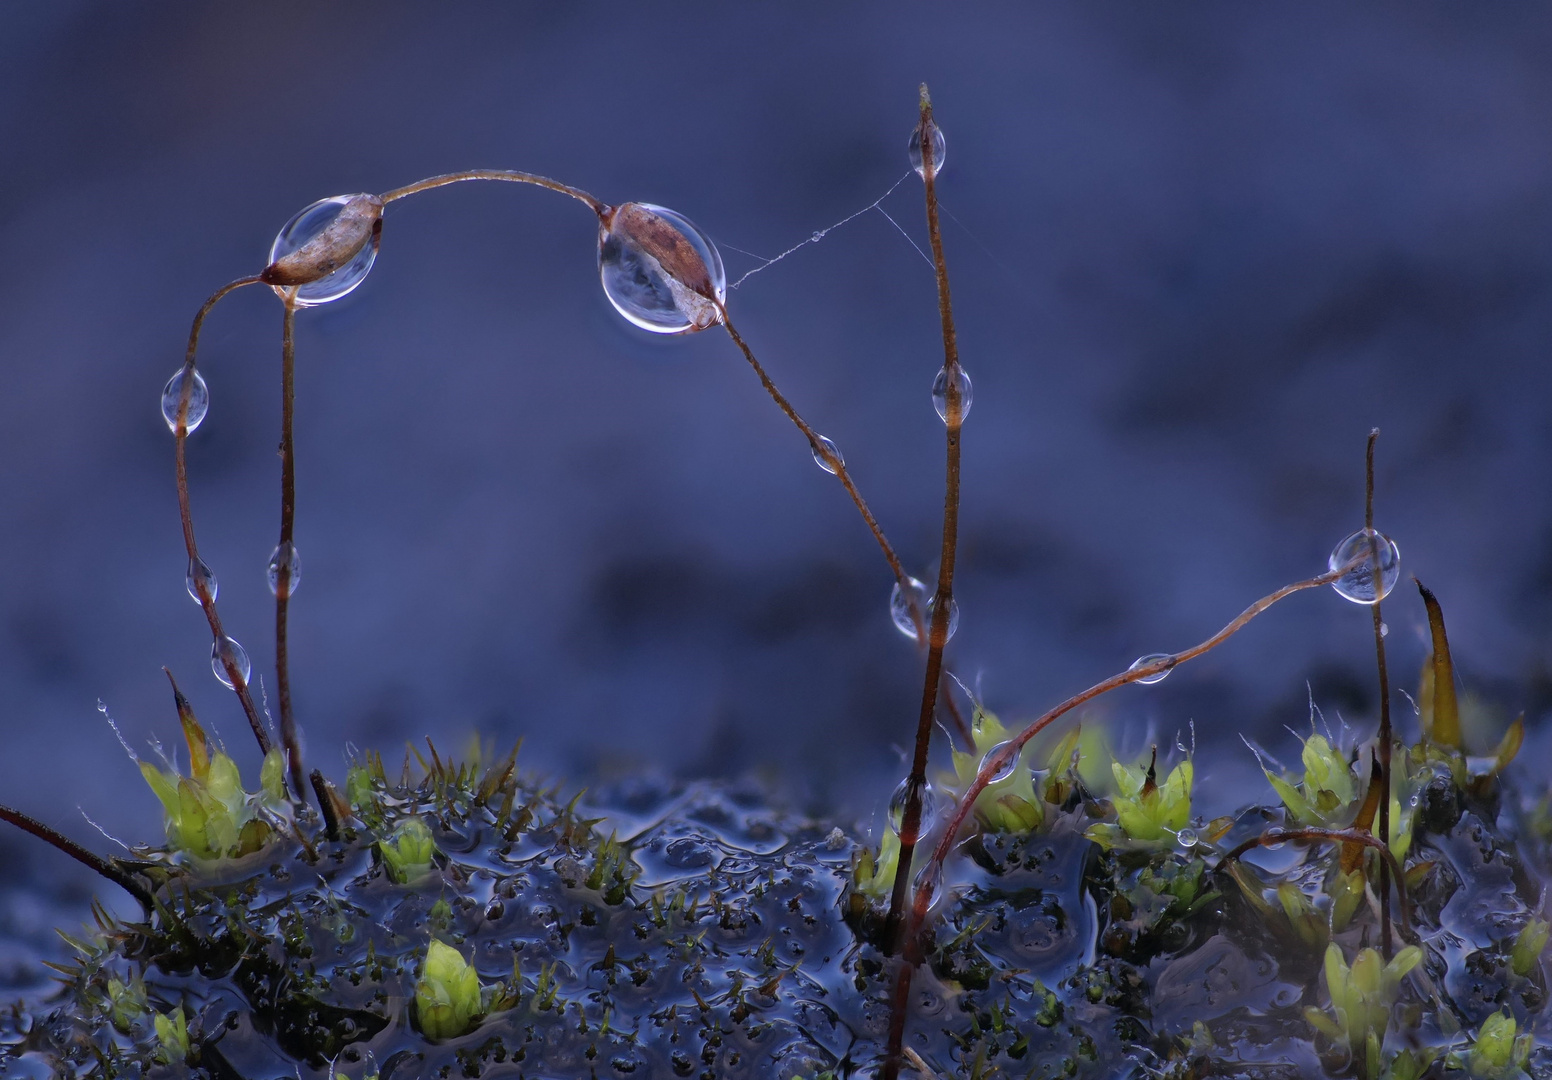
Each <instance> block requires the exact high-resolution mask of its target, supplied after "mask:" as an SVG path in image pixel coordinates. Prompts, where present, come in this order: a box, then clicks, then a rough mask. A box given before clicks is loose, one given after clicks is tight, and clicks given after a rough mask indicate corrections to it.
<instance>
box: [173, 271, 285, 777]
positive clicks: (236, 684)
mask: <svg viewBox="0 0 1552 1080" xmlns="http://www.w3.org/2000/svg"><path fill="white" fill-rule="evenodd" d="M258 281H259V278H258V277H257V276H254V277H245V278H238V279H237V280H236V281H234V282H232V283H231V284H229V285H224V286H222V287H221V288H220V289H218V290H217V291H216V292H215V293H214V294H212V295H211V297H210V299H209V300H206V301H205V303H204V305H203V306H202V307H200V309H199V312H198V313H197V314H196V315H195V316H194V325H193V327H192V328H191V329H190V330H189V348H188V353H187V354H186V355H185V357H184V361H183V394H182V396H181V397H180V398H179V401H178V415H177V428H176V430H175V431H174V432H173V454H174V457H175V459H176V463H177V471H178V514H179V516H180V518H181V519H182V522H183V546H184V548H185V549H186V550H187V552H188V556H189V567H190V569H191V570H192V569H193V568H194V567H195V566H197V565H200V558H199V545H198V544H196V543H195V542H194V515H193V514H192V513H191V512H190V510H189V470H188V455H187V443H188V438H189V431H188V415H189V399H190V397H191V395H192V394H193V392H194V373H195V362H194V358H195V355H196V354H197V352H198V350H199V333H200V330H201V328H202V327H203V326H204V323H205V316H206V315H208V314H210V310H211V308H213V307H215V306H216V304H217V303H219V302H220V300H221V299H222V297H224V296H226V295H227V294H228V293H230V292H233V291H235V290H237V289H240V288H242V287H243V286H244V285H253V284H256V283H257V282H258ZM190 580H192V581H193V582H194V588H195V592H197V593H198V594H199V595H198V600H199V606H200V608H201V609H202V610H203V611H204V612H205V620H206V621H207V622H208V623H209V624H210V633H211V634H212V635H213V636H214V639H215V642H216V644H217V645H218V646H219V644H220V643H221V642H222V641H223V640H225V638H226V631H225V630H223V629H222V628H221V616H220V615H219V614H218V613H217V611H216V598H215V596H214V595H213V594H212V593H211V591H210V588H209V586H208V583H207V582H206V580H205V577H204V575H202V574H195V575H191V577H190ZM220 655H223V656H225V660H224V664H223V666H224V667H225V668H226V675H227V678H228V679H229V680H231V684H232V690H233V691H234V692H235V693H236V694H237V700H238V701H239V702H241V703H242V708H243V713H244V714H246V715H247V717H248V726H249V727H250V728H252V729H253V737H254V738H255V739H257V740H258V743H259V750H260V752H261V753H265V754H267V753H269V735H268V734H267V733H266V732H265V730H264V724H263V722H262V721H261V720H260V719H259V710H258V709H257V708H255V707H254V704H253V695H252V694H250V693H249V692H248V681H247V679H246V678H244V677H243V673H242V672H241V671H240V670H239V669H238V667H237V665H236V663H235V662H233V661H232V660H231V659H230V656H229V655H227V654H225V653H224V652H223V653H222V654H220Z"/></svg>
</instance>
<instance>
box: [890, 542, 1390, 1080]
mask: <svg viewBox="0 0 1552 1080" xmlns="http://www.w3.org/2000/svg"><path fill="white" fill-rule="evenodd" d="M1365 557H1366V556H1364V555H1361V554H1360V555H1358V556H1357V557H1355V558H1354V560H1353V561H1352V562H1350V563H1348V564H1346V565H1344V566H1339V567H1337V568H1336V569H1334V570H1329V571H1327V572H1326V573H1324V574H1321V575H1320V576H1319V577H1313V578H1310V579H1308V580H1306V581H1298V582H1295V583H1294V584H1292V585H1284V586H1283V587H1282V588H1280V589H1278V590H1277V591H1276V592H1274V593H1269V594H1268V595H1266V596H1263V597H1262V598H1261V599H1259V600H1257V601H1256V602H1255V603H1254V604H1251V605H1250V606H1249V607H1248V608H1246V609H1245V610H1244V611H1242V612H1240V613H1239V615H1237V616H1236V617H1235V618H1234V620H1233V621H1232V622H1230V623H1229V624H1228V625H1227V626H1225V627H1224V628H1223V629H1222V630H1219V631H1218V632H1217V633H1216V634H1214V635H1213V636H1212V637H1210V638H1208V639H1206V640H1205V641H1202V642H1200V643H1198V644H1196V645H1193V646H1192V647H1191V648H1189V649H1186V650H1184V651H1183V652H1178V653H1170V654H1167V655H1160V656H1159V657H1158V658H1157V659H1156V660H1154V661H1153V662H1152V663H1150V664H1143V665H1141V666H1135V667H1128V668H1127V669H1126V670H1125V671H1121V672H1118V673H1116V674H1115V675H1112V676H1110V678H1108V679H1105V680H1103V681H1101V682H1097V683H1095V684H1094V685H1093V686H1091V687H1089V688H1088V689H1087V690H1084V691H1083V692H1082V693H1079V694H1074V695H1073V696H1072V697H1070V698H1068V699H1067V700H1066V701H1064V702H1062V703H1061V704H1060V705H1058V706H1056V707H1055V708H1054V709H1052V710H1050V711H1049V712H1047V713H1045V714H1043V715H1041V716H1039V717H1037V718H1036V719H1034V720H1032V721H1031V722H1030V723H1029V724H1028V725H1026V726H1025V728H1024V729H1023V730H1022V731H1020V732H1019V733H1018V734H1017V735H1015V736H1013V737H1012V738H1011V739H1009V740H1008V741H1007V742H1005V743H1003V745H1002V749H1001V750H1000V751H998V752H997V753H995V754H988V755H987V757H986V760H985V761H983V762H981V767H980V769H979V770H977V772H976V776H975V779H974V780H972V781H971V782H970V786H969V787H967V788H966V789H965V790H964V792H963V793H962V794H961V795H960V796H959V798H958V800H957V801H956V802H955V804H954V810H953V813H952V814H951V815H950V816H949V819H948V824H947V826H946V827H945V828H944V830H943V832H942V834H941V835H940V836H939V837H938V843H937V846H936V847H935V848H934V849H933V852H932V856H931V858H930V859H929V860H928V862H927V864H926V865H925V866H924V867H923V868H922V872H921V877H922V880H923V881H924V882H932V881H935V880H939V879H940V877H941V875H942V872H943V864H944V862H945V861H947V859H948V856H949V853H950V852H951V851H952V850H953V846H954V841H955V839H956V838H957V837H958V835H959V830H960V829H961V828H963V827H964V824H965V819H966V818H968V817H969V815H970V811H971V809H972V808H973V807H974V806H975V801H976V799H978V798H979V797H980V795H981V792H983V791H985V790H986V788H987V785H989V784H990V783H991V782H992V779H993V778H994V777H995V776H997V775H998V774H999V773H1000V772H1001V771H1002V770H1004V769H1006V768H1007V766H1008V762H1009V761H1010V760H1013V759H1015V758H1017V757H1018V755H1019V754H1021V753H1022V752H1023V750H1024V746H1025V744H1027V743H1028V742H1029V740H1030V739H1033V738H1034V737H1035V736H1036V735H1038V734H1040V732H1042V731H1044V730H1045V729H1046V728H1047V727H1049V726H1050V725H1051V724H1052V723H1054V722H1055V721H1056V720H1058V719H1060V718H1061V717H1062V716H1065V715H1066V714H1067V713H1069V712H1071V711H1072V710H1073V709H1076V708H1077V707H1078V706H1080V705H1083V704H1086V703H1087V702H1089V701H1092V700H1093V699H1095V698H1097V697H1099V696H1100V695H1102V694H1107V693H1109V692H1110V691H1112V690H1115V689H1117V688H1119V687H1122V686H1125V685H1127V684H1128V683H1134V682H1143V681H1144V680H1146V679H1148V678H1151V677H1152V676H1155V675H1157V674H1159V673H1160V672H1161V671H1172V670H1174V669H1175V668H1176V667H1178V666H1179V665H1181V664H1184V663H1186V662H1188V661H1191V660H1194V659H1196V658H1197V657H1198V656H1201V655H1202V654H1204V653H1207V652H1211V651H1212V650H1213V649H1216V648H1217V647H1218V646H1219V645H1222V644H1223V643H1224V642H1225V641H1227V640H1229V638H1231V637H1233V636H1234V635H1235V634H1237V633H1239V632H1240V631H1241V630H1243V629H1244V628H1245V626H1246V625H1248V624H1249V623H1250V621H1251V620H1252V619H1254V618H1255V617H1256V616H1257V615H1260V614H1261V613H1262V612H1263V611H1265V610H1266V609H1267V608H1269V607H1271V606H1272V605H1273V604H1275V603H1277V602H1278V601H1279V600H1282V599H1284V598H1285V597H1288V596H1292V595H1293V594H1294V593H1296V592H1302V591H1303V590H1305V589H1314V588H1318V587H1319V586H1321V585H1329V584H1331V582H1333V581H1336V580H1337V579H1338V578H1340V577H1341V576H1342V575H1343V574H1346V573H1348V572H1349V571H1350V570H1352V569H1353V567H1354V566H1356V565H1360V564H1361V562H1362V560H1363V559H1364V558H1365ZM902 857H903V853H902ZM933 899H934V897H933V895H932V893H931V890H930V886H919V887H918V888H917V889H916V891H915V895H914V897H913V899H912V903H911V907H910V908H909V909H908V910H907V911H906V912H905V913H904V915H903V916H902V918H903V925H902V929H901V934H900V940H901V950H900V964H899V968H898V969H897V971H896V974H895V993H894V997H893V999H892V1002H891V1007H890V1009H891V1011H890V1020H889V1043H888V1049H887V1051H886V1055H885V1059H884V1072H883V1078H884V1080H896V1078H897V1077H898V1076H899V1071H900V1047H901V1046H902V1045H903V1039H904V1038H905V1018H906V1014H907V1013H908V1012H909V1011H910V992H911V978H912V974H913V972H914V971H915V969H916V966H917V965H918V964H920V962H921V944H920V938H921V927H922V924H923V922H924V921H925V919H926V917H927V911H928V909H929V908H930V907H931V906H932V901H933Z"/></svg>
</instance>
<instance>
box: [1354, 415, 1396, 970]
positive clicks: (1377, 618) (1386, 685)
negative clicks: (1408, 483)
mask: <svg viewBox="0 0 1552 1080" xmlns="http://www.w3.org/2000/svg"><path fill="white" fill-rule="evenodd" d="M1379 437H1380V429H1379V428H1375V429H1374V430H1373V431H1370V432H1369V444H1368V449H1367V452H1366V453H1365V455H1364V494H1363V527H1364V528H1365V529H1366V530H1367V534H1366V535H1367V536H1368V538H1369V573H1370V575H1371V576H1372V580H1373V581H1374V603H1373V604H1372V605H1371V606H1372V608H1373V613H1374V656H1375V660H1376V662H1377V664H1378V666H1379V675H1380V736H1379V738H1380V772H1381V774H1383V780H1382V781H1381V783H1380V790H1381V791H1382V792H1383V794H1382V795H1381V796H1380V822H1379V824H1380V839H1381V840H1382V841H1384V843H1385V844H1386V848H1385V850H1386V851H1387V852H1388V851H1389V850H1390V848H1389V844H1390V744H1391V733H1390V674H1389V672H1388V671H1387V670H1386V668H1385V621H1384V618H1383V617H1382V616H1381V614H1380V594H1381V592H1382V591H1383V589H1384V574H1383V573H1382V572H1381V569H1380V548H1379V540H1378V538H1377V537H1376V536H1375V533H1374V443H1375V440H1376V439H1378V438H1379ZM1390 873H1391V868H1390V863H1389V862H1386V861H1384V860H1381V862H1380V939H1381V941H1380V943H1381V946H1382V947H1383V949H1384V955H1385V959H1386V960H1389V959H1390V953H1391V941H1390ZM1401 886H1402V882H1401V879H1400V877H1399V876H1398V877H1397V879H1396V887H1397V888H1401Z"/></svg>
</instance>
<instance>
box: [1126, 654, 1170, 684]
mask: <svg viewBox="0 0 1552 1080" xmlns="http://www.w3.org/2000/svg"><path fill="white" fill-rule="evenodd" d="M1161 660H1168V661H1169V663H1168V664H1166V665H1165V666H1164V668H1163V669H1162V670H1160V671H1158V672H1156V673H1154V674H1152V675H1148V676H1145V677H1144V678H1141V679H1138V680H1136V681H1137V682H1140V683H1142V684H1143V685H1144V686H1152V685H1153V684H1154V683H1161V682H1163V681H1164V680H1165V679H1166V678H1168V677H1169V673H1170V672H1171V671H1174V670H1175V658H1174V657H1172V656H1170V655H1169V653H1157V652H1154V653H1149V654H1148V655H1147V656H1139V657H1138V658H1137V659H1136V660H1133V661H1132V666H1131V667H1129V668H1127V669H1126V670H1127V671H1136V670H1137V669H1138V668H1145V667H1150V666H1151V665H1153V664H1157V663H1158V662H1159V661H1161Z"/></svg>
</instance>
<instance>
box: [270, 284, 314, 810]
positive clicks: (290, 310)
mask: <svg viewBox="0 0 1552 1080" xmlns="http://www.w3.org/2000/svg"><path fill="white" fill-rule="evenodd" d="M296 294H297V290H296V289H288V290H286V294H285V306H286V312H285V318H284V322H283V323H282V330H281V337H280V342H281V344H280V397H281V407H280V545H279V547H278V548H276V551H277V553H278V554H279V556H280V572H279V575H278V577H277V579H276V581H275V689H276V694H277V696H278V697H279V698H280V743H281V745H282V746H283V747H285V752H286V763H287V765H288V767H289V770H290V773H291V791H292V792H293V793H294V794H295V796H296V798H297V799H298V800H300V801H302V802H306V801H307V772H306V770H305V769H304V768H303V767H302V746H301V741H300V740H299V739H297V737H296V715H295V714H294V713H293V712H292V710H291V665H290V662H289V658H288V653H287V649H286V616H287V612H288V609H289V608H290V605H291V554H290V553H291V551H292V550H293V544H292V535H293V531H294V526H295V522H296V443H295V439H294V438H293V435H292V420H293V416H294V414H295V412H296Z"/></svg>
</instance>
